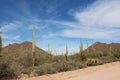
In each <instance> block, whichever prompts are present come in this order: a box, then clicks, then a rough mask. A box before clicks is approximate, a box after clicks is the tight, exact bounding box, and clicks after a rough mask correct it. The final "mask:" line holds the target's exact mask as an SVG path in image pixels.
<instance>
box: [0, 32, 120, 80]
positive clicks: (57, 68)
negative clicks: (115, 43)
mask: <svg viewBox="0 0 120 80" xmlns="http://www.w3.org/2000/svg"><path fill="white" fill-rule="evenodd" d="M32 36H33V39H32V40H33V41H32V42H33V45H32V46H31V47H32V52H30V51H29V50H26V54H22V55H21V56H19V55H17V54H9V53H2V52H1V51H2V38H1V36H0V80H13V79H18V78H20V77H23V76H25V75H27V76H28V77H33V76H40V75H45V74H53V73H58V72H65V71H71V70H76V69H81V68H86V67H89V66H96V65H101V64H104V63H109V62H114V61H120V49H118V50H117V49H113V48H111V47H109V50H108V51H98V50H96V49H95V48H94V46H91V48H87V49H85V50H84V49H83V44H82V41H80V51H79V52H76V53H74V54H72V55H68V53H69V50H68V48H69V46H68V45H67V44H66V51H65V54H64V55H56V56H55V55H52V51H51V50H50V45H48V53H47V54H36V52H35V50H34V49H35V46H34V45H35V44H34V36H35V35H34V33H33V35H32Z"/></svg>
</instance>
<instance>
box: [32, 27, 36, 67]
mask: <svg viewBox="0 0 120 80" xmlns="http://www.w3.org/2000/svg"><path fill="white" fill-rule="evenodd" d="M32 60H33V64H32V66H33V67H34V66H35V27H33V29H32Z"/></svg>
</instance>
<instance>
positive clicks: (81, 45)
mask: <svg viewBox="0 0 120 80" xmlns="http://www.w3.org/2000/svg"><path fill="white" fill-rule="evenodd" d="M82 52H83V43H82V40H80V52H79V53H80V54H82Z"/></svg>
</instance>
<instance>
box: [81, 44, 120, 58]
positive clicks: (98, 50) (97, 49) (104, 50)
mask: <svg viewBox="0 0 120 80" xmlns="http://www.w3.org/2000/svg"><path fill="white" fill-rule="evenodd" d="M119 52H120V43H111V44H106V43H100V42H95V43H94V44H93V45H91V46H89V47H88V48H87V49H86V50H84V51H83V53H82V55H84V56H94V57H96V56H103V55H104V56H106V55H110V54H114V53H119Z"/></svg>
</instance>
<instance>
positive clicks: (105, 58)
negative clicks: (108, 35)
mask: <svg viewBox="0 0 120 80" xmlns="http://www.w3.org/2000/svg"><path fill="white" fill-rule="evenodd" d="M100 60H101V61H102V62H103V63H110V62H114V61H117V60H118V59H117V58H116V57H114V56H112V55H111V56H103V57H100Z"/></svg>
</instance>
